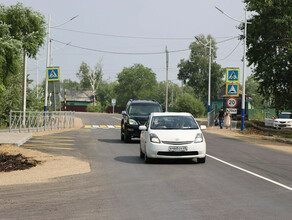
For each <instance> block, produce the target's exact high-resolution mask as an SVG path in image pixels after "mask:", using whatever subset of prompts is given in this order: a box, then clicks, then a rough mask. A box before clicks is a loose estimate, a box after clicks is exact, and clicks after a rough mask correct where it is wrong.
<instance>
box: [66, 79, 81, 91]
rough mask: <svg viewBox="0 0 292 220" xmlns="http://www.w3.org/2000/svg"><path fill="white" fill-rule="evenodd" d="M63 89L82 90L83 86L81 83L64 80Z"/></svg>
mask: <svg viewBox="0 0 292 220" xmlns="http://www.w3.org/2000/svg"><path fill="white" fill-rule="evenodd" d="M61 88H62V89H72V90H80V89H81V85H80V83H79V82H76V81H72V80H71V79H64V80H63V81H62V82H61Z"/></svg>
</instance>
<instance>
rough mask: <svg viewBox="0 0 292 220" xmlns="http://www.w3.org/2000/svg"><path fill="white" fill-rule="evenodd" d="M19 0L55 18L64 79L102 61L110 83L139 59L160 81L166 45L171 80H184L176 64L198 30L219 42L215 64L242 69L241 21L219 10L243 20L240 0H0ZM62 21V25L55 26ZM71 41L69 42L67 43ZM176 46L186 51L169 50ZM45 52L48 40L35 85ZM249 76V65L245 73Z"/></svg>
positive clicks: (57, 61) (32, 70) (32, 72)
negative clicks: (85, 66)
mask: <svg viewBox="0 0 292 220" xmlns="http://www.w3.org/2000/svg"><path fill="white" fill-rule="evenodd" d="M17 2H22V3H23V4H24V6H25V7H31V8H32V9H33V10H36V11H39V12H40V13H41V14H43V15H44V16H45V19H46V21H47V23H48V20H49V15H50V16H51V24H50V26H51V27H52V28H50V37H51V39H53V41H52V61H53V62H52V66H59V67H60V76H61V80H64V79H71V80H74V81H75V80H78V79H77V77H76V73H77V72H78V70H79V67H80V65H81V63H82V62H85V63H87V64H88V65H89V66H90V67H91V69H93V68H94V66H95V65H96V64H97V63H99V62H101V63H102V65H103V79H104V80H107V81H109V82H110V81H115V80H116V79H117V78H116V77H117V74H118V73H120V72H121V71H122V70H123V68H125V67H131V66H133V65H134V64H136V63H140V64H143V65H144V66H145V67H148V68H151V69H152V70H153V72H154V73H155V74H156V78H157V81H164V80H165V79H166V55H165V53H163V52H165V48H166V46H167V49H168V51H170V53H169V71H168V74H169V75H168V79H169V80H171V81H172V82H173V83H177V84H180V81H179V80H178V79H177V74H178V71H179V70H178V68H177V65H178V64H179V63H180V60H181V59H185V60H186V59H188V58H189V55H190V50H186V49H188V48H189V45H190V43H191V42H194V41H195V38H194V36H197V35H199V34H203V35H205V36H207V35H209V34H210V35H211V36H212V37H214V38H215V40H216V42H218V44H217V47H218V50H217V59H216V62H217V63H219V64H220V65H221V66H222V68H225V67H238V68H240V73H242V68H243V63H242V57H243V42H242V41H241V42H240V41H239V40H238V39H237V38H236V37H238V36H239V35H240V34H241V31H240V30H238V28H237V26H238V25H239V22H236V21H234V20H232V19H230V18H228V17H227V16H225V15H224V14H222V13H221V12H219V11H218V10H217V9H216V8H215V6H216V7H218V8H220V9H221V10H222V11H224V12H225V13H226V14H228V15H230V16H232V17H233V18H235V19H238V20H242V21H243V20H244V3H243V2H242V0H147V1H145V0H58V1H57V0H49V1H48V0H22V1H15V0H1V3H0V4H3V5H5V6H8V5H15V4H16V3H17ZM77 15H78V17H76V18H75V19H73V20H71V21H70V22H68V23H66V22H67V21H68V20H70V19H71V18H72V17H74V16H77ZM64 23H66V24H64ZM60 24H64V25H61V26H59V27H58V28H53V26H57V25H60ZM231 38H233V39H232V40H228V39H231ZM222 41H223V42H222ZM60 42H62V43H60ZM219 42H221V43H219ZM67 43H70V44H69V45H67V46H64V45H65V44H67ZM77 47H78V48H77ZM81 48H87V49H81ZM88 49H90V50H88ZM177 50H183V51H181V52H171V51H177ZM98 51H99V52H98ZM101 51H103V52H101ZM119 53H121V54H119ZM125 53H126V54H125ZM127 53H130V54H127ZM145 53H150V54H147V55H146V54H145ZM46 54H47V46H46V43H45V45H43V47H42V48H41V49H40V51H39V54H38V60H39V61H38V62H37V61H36V60H34V59H29V61H28V73H29V78H30V79H32V80H33V81H34V82H33V83H34V84H36V80H37V75H38V81H39V83H40V82H41V81H42V80H44V78H45V74H46ZM37 69H38V71H37ZM250 74H251V70H250V68H247V69H246V73H245V75H246V76H248V75H250ZM240 78H241V77H240ZM241 81H242V80H241Z"/></svg>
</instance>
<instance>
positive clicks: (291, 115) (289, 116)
mask: <svg viewBox="0 0 292 220" xmlns="http://www.w3.org/2000/svg"><path fill="white" fill-rule="evenodd" d="M279 118H290V119H291V118H292V114H279Z"/></svg>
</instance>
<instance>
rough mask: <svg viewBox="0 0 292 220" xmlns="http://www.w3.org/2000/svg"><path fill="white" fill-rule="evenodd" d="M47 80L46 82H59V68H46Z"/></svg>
mask: <svg viewBox="0 0 292 220" xmlns="http://www.w3.org/2000/svg"><path fill="white" fill-rule="evenodd" d="M47 79H48V81H60V68H59V67H47Z"/></svg>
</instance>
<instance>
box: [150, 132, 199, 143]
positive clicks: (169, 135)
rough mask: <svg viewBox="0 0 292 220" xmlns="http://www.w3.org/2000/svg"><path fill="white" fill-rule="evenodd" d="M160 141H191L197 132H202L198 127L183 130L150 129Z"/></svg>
mask: <svg viewBox="0 0 292 220" xmlns="http://www.w3.org/2000/svg"><path fill="white" fill-rule="evenodd" d="M151 133H155V134H156V135H157V136H158V138H159V139H160V140H161V141H193V140H194V139H195V138H196V135H197V133H202V132H201V130H200V129H184V130H152V131H151Z"/></svg>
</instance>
